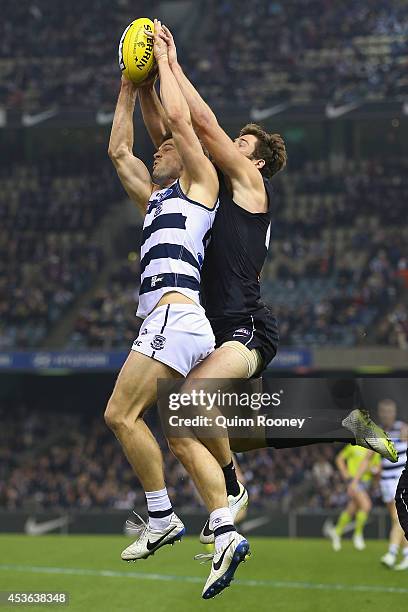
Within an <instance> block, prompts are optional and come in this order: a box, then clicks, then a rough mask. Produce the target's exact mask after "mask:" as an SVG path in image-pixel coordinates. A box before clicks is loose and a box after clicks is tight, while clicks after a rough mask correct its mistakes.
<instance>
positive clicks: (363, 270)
mask: <svg viewBox="0 0 408 612" xmlns="http://www.w3.org/2000/svg"><path fill="white" fill-rule="evenodd" d="M406 168H407V160H388V161H387V162H384V163H379V162H370V163H368V162H361V164H360V165H359V164H354V165H352V164H351V163H350V164H348V163H346V166H345V168H343V169H342V170H341V171H337V172H333V171H331V170H330V169H329V167H328V164H327V163H323V162H320V163H306V165H305V166H304V168H303V169H302V170H299V171H296V172H293V171H290V170H289V171H288V172H286V173H283V174H282V175H280V176H278V177H277V179H276V180H275V181H274V184H275V185H276V198H275V201H274V215H273V229H272V241H271V250H270V257H269V259H268V261H267V263H266V265H265V269H264V272H263V293H264V299H265V301H266V302H268V303H269V304H270V305H271V307H272V309H273V310H274V311H275V312H276V314H277V316H278V320H279V325H280V336H281V343H282V344H283V345H295V346H301V345H305V346H320V345H322V346H327V345H328V344H330V345H341V346H356V345H367V344H368V345H370V344H375V343H377V342H378V341H380V342H381V343H382V344H389V345H394V346H401V345H402V344H401V343H403V342H404V338H406V323H404V320H403V308H404V307H403V305H402V303H401V305H400V306H399V308H397V304H398V303H399V302H400V301H401V299H402V295H403V292H404V282H405V281H404V278H405V277H404V270H406V269H407V267H408V266H407V261H408V250H407V244H408V234H407V230H406V228H404V227H403V225H402V224H403V221H404V214H405V213H404V202H405V201H406V195H407V193H408V179H407V177H408V172H407V171H406ZM385 203H386V205H385ZM356 211H357V212H356ZM401 223H402V224H401ZM137 278H138V273H137V263H136V262H133V263H132V264H130V263H124V264H121V268H120V269H119V271H118V272H116V273H115V274H114V275H113V276H112V278H111V280H110V282H109V283H108V287H107V288H104V290H103V291H101V292H99V293H98V295H97V296H95V298H94V299H93V300H92V301H91V302H90V304H88V305H87V306H85V307H84V308H83V309H82V311H81V313H80V316H79V318H78V320H77V322H76V325H75V329H74V331H73V333H72V335H71V339H70V341H69V345H70V347H71V348H85V347H100V348H102V347H104V348H124V349H127V348H129V346H130V345H131V343H132V340H133V339H134V336H135V335H136V333H137V330H138V323H137V322H135V318H134V313H135V310H136V299H137V298H136V290H137V286H136V279H137ZM393 309H396V310H395V314H394V315H391V314H390V312H392V311H393ZM405 312H406V311H405ZM390 317H391V318H390ZM396 318H398V320H400V319H401V323H400V324H399V327H398V329H399V331H398V333H397V332H395V325H394V323H393V321H394V320H396ZM405 318H406V314H405ZM383 321H385V323H383ZM387 322H388V323H387ZM379 329H380V330H382V332H381V333H380V332H379V331H378V330H379ZM387 330H388V332H387ZM393 330H394V331H393ZM379 338H380V340H379Z"/></svg>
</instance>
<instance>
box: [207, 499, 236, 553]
mask: <svg viewBox="0 0 408 612" xmlns="http://www.w3.org/2000/svg"><path fill="white" fill-rule="evenodd" d="M210 528H211V529H212V530H213V531H214V536H215V551H216V552H218V551H219V550H220V549H221V548H223V547H224V546H226V545H227V544H228V542H229V540H230V539H231V532H233V531H235V527H234V520H233V518H232V514H231V510H230V509H229V508H217V509H216V510H213V512H211V514H210Z"/></svg>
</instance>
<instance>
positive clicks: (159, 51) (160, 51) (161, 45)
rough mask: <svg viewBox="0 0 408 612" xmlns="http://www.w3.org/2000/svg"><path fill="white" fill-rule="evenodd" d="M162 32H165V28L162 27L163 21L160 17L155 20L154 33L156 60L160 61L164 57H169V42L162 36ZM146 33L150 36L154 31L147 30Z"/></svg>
mask: <svg viewBox="0 0 408 612" xmlns="http://www.w3.org/2000/svg"><path fill="white" fill-rule="evenodd" d="M162 32H163V29H162V24H161V21H159V20H158V19H155V20H154V33H153V45H154V46H153V53H154V57H155V59H156V62H159V61H160V60H161V59H163V58H164V57H168V51H167V43H166V41H165V40H164V38H163V36H162ZM145 33H146V34H147V35H148V36H150V37H151V36H152V33H151V32H148V31H147V30H145Z"/></svg>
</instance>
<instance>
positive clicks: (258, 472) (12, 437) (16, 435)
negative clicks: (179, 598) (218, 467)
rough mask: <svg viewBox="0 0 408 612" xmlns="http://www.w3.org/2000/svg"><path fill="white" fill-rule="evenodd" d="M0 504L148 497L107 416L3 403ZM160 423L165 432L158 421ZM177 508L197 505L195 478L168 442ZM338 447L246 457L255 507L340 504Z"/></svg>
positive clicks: (121, 505)
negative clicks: (101, 416) (186, 470)
mask: <svg viewBox="0 0 408 612" xmlns="http://www.w3.org/2000/svg"><path fill="white" fill-rule="evenodd" d="M0 418H1V421H2V424H3V427H2V429H1V431H0V507H2V508H6V509H9V510H13V509H17V508H18V509H32V510H34V509H37V510H38V509H50V508H53V509H54V508H62V509H63V508H82V509H86V508H92V507H98V508H116V509H127V508H129V509H131V508H133V507H135V508H136V510H137V509H138V508H143V507H144V495H143V492H142V490H141V488H140V485H139V483H138V482H137V481H136V480H135V478H134V475H133V473H132V470H131V468H130V466H129V465H128V463H127V461H126V459H125V457H124V455H123V453H122V451H121V449H120V446H119V444H118V443H117V441H116V440H115V439H114V438H113V436H112V435H111V433H110V432H109V431H108V429H107V427H106V426H105V424H104V423H103V420H102V419H101V418H100V417H99V418H94V417H93V418H92V417H86V416H83V415H82V416H80V415H78V414H73V413H72V412H69V411H52V412H44V411H39V410H36V409H35V407H33V406H31V407H29V406H28V405H27V404H25V403H17V404H16V405H14V406H13V407H12V410H11V411H10V405H9V404H7V406H6V405H5V404H4V403H2V404H1V405H0ZM153 428H154V430H155V431H156V432H158V426H157V422H155V421H154V420H153ZM162 447H163V452H164V459H165V463H164V464H165V466H166V467H165V470H166V480H167V487H168V490H169V494H170V497H171V499H172V500H173V501H174V505H175V507H178V508H182V507H184V508H191V509H197V508H199V507H200V501H199V498H198V496H197V493H196V490H195V488H194V486H193V484H192V481H191V479H190V478H189V477H188V476H187V474H186V472H185V471H184V468H183V467H182V466H181V465H180V464H179V463H178V461H177V460H176V459H175V457H174V456H173V455H172V454H171V453H170V451H169V450H168V449H167V447H166V446H165V445H164V443H163V445H162ZM338 450H339V447H338V446H334V445H328V444H327V445H319V446H308V447H304V448H298V449H286V450H274V449H265V450H260V451H256V452H252V453H246V454H240V455H239V456H238V461H239V464H240V467H241V470H242V473H243V478H244V480H245V482H246V486H247V488H248V491H249V493H250V497H251V505H252V507H253V508H258V509H262V508H271V507H275V508H282V507H286V508H288V507H290V506H291V505H293V504H296V507H299V506H302V507H305V508H315V507H316V508H321V507H323V508H335V507H338V506H341V505H342V504H343V503H344V500H345V499H346V497H345V485H344V483H342V481H341V478H340V476H339V474H338V473H337V472H336V470H335V469H334V464H333V459H334V456H335V453H336V452H337V451H338Z"/></svg>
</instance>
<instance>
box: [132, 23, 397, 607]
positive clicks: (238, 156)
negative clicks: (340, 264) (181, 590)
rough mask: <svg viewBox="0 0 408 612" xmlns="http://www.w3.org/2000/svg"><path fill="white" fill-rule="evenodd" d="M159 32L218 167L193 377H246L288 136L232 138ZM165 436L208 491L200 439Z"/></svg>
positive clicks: (271, 322) (217, 445)
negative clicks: (202, 346) (198, 359)
mask: <svg viewBox="0 0 408 612" xmlns="http://www.w3.org/2000/svg"><path fill="white" fill-rule="evenodd" d="M146 34H148V32H146ZM160 36H161V37H162V39H163V40H164V41H165V42H166V43H167V45H168V50H169V51H168V56H169V64H170V67H171V69H172V71H173V74H174V76H175V78H176V79H177V82H178V84H179V86H180V88H181V90H182V92H183V94H184V97H185V99H186V100H187V103H188V105H189V108H190V113H191V117H192V120H193V125H194V128H195V130H196V133H197V135H198V136H199V138H200V140H201V142H202V143H203V144H204V146H205V147H206V148H207V149H208V151H209V153H210V156H211V159H212V161H213V162H214V163H215V165H216V167H217V168H218V177H219V181H220V196H219V199H220V206H219V210H218V213H217V217H216V219H215V222H214V225H213V228H212V235H211V242H210V244H209V247H208V249H207V250H206V257H205V260H204V266H203V271H202V285H201V290H202V298H203V305H204V307H205V310H206V314H207V317H208V318H209V320H210V322H211V326H212V328H213V331H214V334H215V338H216V347H217V348H216V350H215V351H214V352H213V353H211V355H210V356H209V357H207V359H206V360H204V361H203V362H202V363H201V364H199V365H198V366H197V367H196V368H194V370H193V371H192V372H191V374H190V377H191V378H192V379H194V380H196V379H213V378H218V379H219V378H226V379H233V378H250V377H253V376H255V375H259V374H260V373H261V372H262V370H263V369H264V368H265V367H266V366H267V365H268V363H269V362H270V361H271V360H272V359H273V357H274V356H275V354H276V350H277V344H278V332H277V325H276V320H275V318H274V316H273V314H272V313H271V312H270V311H269V309H268V308H267V307H266V306H265V305H264V304H263V303H262V302H261V299H260V284H259V275H260V273H261V269H262V266H263V264H264V261H265V258H266V255H267V251H268V246H269V237H270V224H271V214H272V188H271V185H270V179H271V178H272V177H273V176H274V175H275V174H276V173H277V172H279V171H280V170H282V169H283V168H284V167H285V165H286V160H287V158H286V149H285V143H284V141H283V139H282V138H281V136H280V135H279V134H268V133H266V132H265V131H264V130H262V129H261V128H260V127H259V126H257V125H254V124H249V125H247V126H245V127H244V128H243V129H242V130H241V132H240V134H239V137H238V138H237V139H236V140H235V141H232V140H231V139H230V138H229V137H228V136H227V134H226V133H225V132H224V131H223V129H222V128H221V127H220V125H219V124H218V121H217V119H216V117H215V115H214V113H213V112H212V111H211V109H210V108H209V107H208V105H207V104H206V103H205V102H204V100H203V99H202V98H201V97H200V95H199V93H198V92H197V91H196V90H195V88H194V87H193V85H192V84H191V83H190V81H189V80H188V79H187V77H186V76H185V74H184V73H183V70H182V68H181V67H180V65H179V63H178V60H177V52H176V47H175V44H174V40H173V37H172V35H171V33H170V31H169V30H168V29H167V28H166V27H165V26H163V27H162V28H161V30H160ZM154 97H155V95H154V90H153V88H150V89H148V88H146V89H145V90H144V93H143V96H142V98H141V101H142V109H143V114H144V119H145V123H146V125H147V127H148V129H149V133H150V135H151V137H152V140H153V142H154V143H155V144H156V145H158V144H159V142H160V139H161V138H162V135H163V133H164V132H165V130H166V126H165V124H164V123H163V122H162V121H160V116H162V113H161V112H160V109H159V102H158V100H157V98H155V99H156V106H155V104H153V103H152V99H153V98H154ZM188 380H189V379H187V381H188ZM192 384H194V383H192ZM187 388H188V387H187ZM348 425H349V426H350V427H351V428H352V431H353V433H354V435H355V436H356V439H357V442H358V443H359V444H362V445H363V446H366V444H365V440H364V438H365V437H367V438H369V439H370V442H372V441H373V439H374V438H376V439H377V438H378V448H376V450H378V452H380V453H381V454H382V455H383V456H385V457H387V458H390V459H392V460H394V461H395V449H393V448H392V445H391V446H390V444H389V440H388V439H387V437H386V435H385V434H384V435H383V432H382V431H381V430H380V429H379V428H378V427H377V426H376V425H375V424H374V423H373V422H372V421H371V419H369V417H368V415H367V414H366V413H363V412H362V411H359V410H356V411H353V419H351V420H349V423H348ZM169 442H170V447H171V449H172V450H173V452H174V453H175V454H176V456H177V457H178V458H179V459H180V461H181V462H182V463H183V464H184V466H185V467H186V469H187V471H188V472H189V473H190V474H195V475H196V478H195V482H196V485H197V486H198V488H199V491H200V493H201V496H202V498H203V499H206V498H208V497H211V495H212V492H211V491H210V490H209V488H208V482H206V477H207V478H208V479H209V478H210V476H211V478H212V476H213V475H211V471H213V470H215V469H216V468H215V465H214V464H206V463H205V462H204V461H202V462H201V463H199V459H200V453H197V452H196V449H197V443H198V442H199V441H198V440H196V439H194V438H189V439H187V438H175V439H172V440H170V441H169ZM201 442H202V443H203V444H204V445H205V446H207V448H209V449H210V450H211V452H212V454H213V456H214V457H215V458H216V459H217V462H218V464H219V466H220V467H221V468H222V470H223V472H224V477H225V481H226V484H227V493H228V501H229V505H230V508H231V510H232V514H233V517H235V516H236V514H237V513H238V512H239V511H240V509H241V508H242V506H244V505H245V504H246V503H247V501H248V496H247V493H246V491H245V489H244V488H243V487H242V485H240V483H238V482H237V480H236V477H235V475H234V468H233V463H232V457H231V449H230V445H229V441H228V438H225V437H224V438H220V437H217V438H213V439H210V440H209V439H206V440H202V441H201ZM370 448H371V447H370ZM249 449H250V448H249V447H248V448H247V450H249ZM197 475H198V476H197ZM214 525H217V522H216V521H214V519H213V517H212V516H211V515H210V518H209V521H207V523H206V525H205V526H204V529H203V530H202V532H201V535H200V539H201V541H202V542H203V543H209V542H211V541H214V533H213V531H214V532H215V551H216V552H215V555H214V558H213V567H212V572H211V574H210V577H209V580H208V581H207V584H206V587H205V588H204V592H203V596H204V597H209V596H212V594H216V593H217V592H219V591H220V590H222V588H224V586H225V581H226V573H228V571H227V570H228V563H230V562H231V559H232V557H233V555H232V552H231V554H230V553H228V552H227V553H226V554H224V553H225V545H221V543H220V544H219V545H217V529H215V530H213V529H212V527H213V526H214ZM224 542H225V540H224ZM223 544H224V543H223ZM221 558H222V563H220V559H221ZM227 578H228V576H227ZM223 585H224V586H223Z"/></svg>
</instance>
